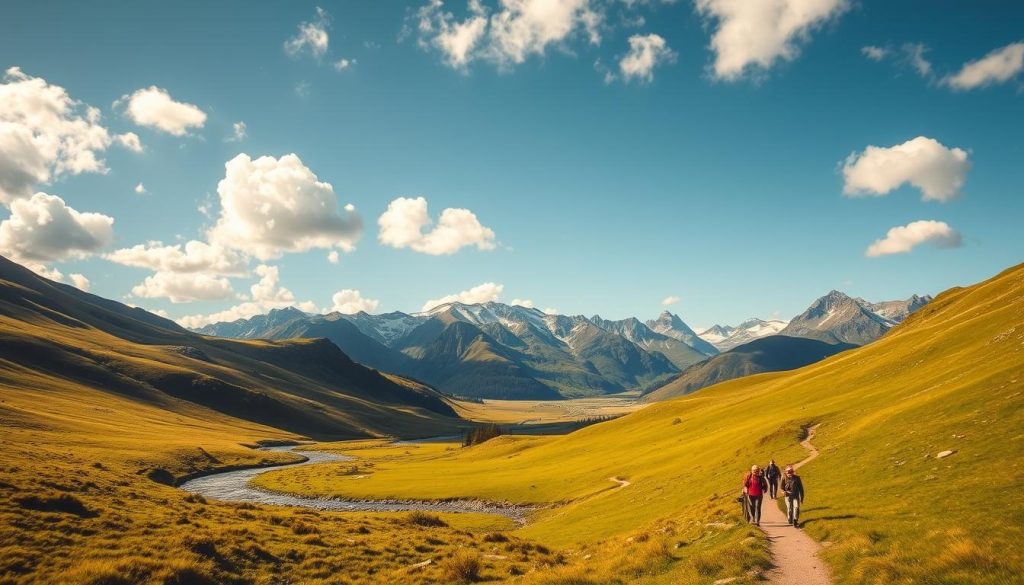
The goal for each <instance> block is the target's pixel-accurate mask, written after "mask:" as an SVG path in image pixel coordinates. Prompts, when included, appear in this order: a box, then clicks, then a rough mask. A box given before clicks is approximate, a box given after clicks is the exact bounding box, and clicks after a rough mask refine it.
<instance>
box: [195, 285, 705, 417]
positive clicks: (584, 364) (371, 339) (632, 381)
mask: <svg viewBox="0 0 1024 585" xmlns="http://www.w3.org/2000/svg"><path fill="white" fill-rule="evenodd" d="M634 321H636V320H634ZM609 327H611V329H613V330H607V329H605V328H602V327H601V326H598V325H596V324H595V323H594V322H592V321H591V320H589V319H587V318H585V317H582V316H575V317H567V316H561V315H546V314H545V313H543V312H542V311H539V310H537V309H528V308H526V307H520V306H511V305H505V304H502V303H483V304H465V303H457V302H456V303H448V304H445V305H441V306H439V307H435V308H433V309H431V310H430V311H426V312H423V313H417V314H414V315H409V314H406V313H400V312H395V313H387V314H383V315H370V314H368V313H357V314H355V315H342V314H339V313H332V314H330V315H308V314H305V313H302V312H301V311H298V310H295V309H284V310H279V311H275V312H271V313H270V314H267V315H261V316H258V317H254V318H252V319H248V320H244V321H236V322H233V323H216V324H213V325H210V326H207V327H204V328H203V329H201V330H199V331H200V332H201V333H203V334H207V335H216V336H230V337H242V338H246V339H255V338H271V339H290V338H296V337H312V336H316V337H326V338H327V339H330V340H331V341H333V342H334V343H336V344H337V345H338V346H339V347H340V348H342V349H343V350H344V351H345V352H346V353H348V354H349V355H351V356H352V357H353V358H354V359H356V360H358V361H360V363H363V364H365V365H367V366H370V367H372V368H375V369H378V370H383V371H390V372H396V373H399V374H402V375H407V376H412V377H414V378H416V379H420V380H423V381H425V382H427V383H430V384H433V385H435V386H436V387H438V388H440V389H441V390H443V391H444V392H447V393H449V394H453V395H459V396H473V397H487V398H512V399H541V398H543V399H552V398H561V397H570V396H593V395H600V394H608V393H615V392H621V391H624V390H628V389H634V388H643V387H648V386H650V385H652V384H658V383H660V382H661V381H663V380H664V379H667V378H668V377H670V376H672V375H674V374H677V373H678V372H679V371H681V369H682V367H680V366H677V365H676V363H674V361H673V360H678V361H679V363H681V364H685V365H689V364H692V363H695V362H697V361H700V360H701V359H703V358H704V356H703V355H702V354H700V353H699V352H697V351H696V350H693V349H692V348H690V347H689V346H687V345H686V344H685V343H682V342H679V341H678V340H675V339H673V338H669V337H666V336H662V335H659V334H657V333H654V332H653V331H650V330H649V329H648V328H647V327H646V326H645V325H643V324H642V323H640V322H639V321H636V323H635V324H633V325H632V327H631V332H630V333H629V335H630V336H631V337H633V338H635V339H636V341H633V340H632V339H629V338H627V337H626V336H624V335H623V334H622V333H619V332H618V330H621V331H622V332H623V333H625V332H626V329H625V328H622V327H618V326H611V325H609ZM633 329H635V330H633Z"/></svg>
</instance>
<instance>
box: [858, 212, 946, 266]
mask: <svg viewBox="0 0 1024 585" xmlns="http://www.w3.org/2000/svg"><path fill="white" fill-rule="evenodd" d="M924 243H929V244H931V245H933V246H935V247H937V248H958V247H960V246H962V245H963V236H961V235H960V233H959V232H957V231H956V230H954V229H953V228H951V227H949V225H948V224H946V222H944V221H935V220H921V221H915V222H911V223H908V224H907V225H903V226H897V227H894V228H892V229H891V230H889V231H888V233H886V235H885V237H884V238H882V239H880V240H876V241H875V243H873V244H871V245H870V246H868V249H867V250H866V251H865V252H864V255H865V256H868V257H869V258H875V257H877V256H886V255H888V254H903V253H906V252H909V251H911V250H913V249H914V247H915V246H917V245H919V244H924Z"/></svg>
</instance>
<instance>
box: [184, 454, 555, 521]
mask: <svg viewBox="0 0 1024 585" xmlns="http://www.w3.org/2000/svg"><path fill="white" fill-rule="evenodd" d="M297 449H298V447H266V448H264V450H266V451H291V452H292V453H295V454H297V455H301V456H303V457H305V458H306V460H305V461H300V462H298V463H284V464H281V465H275V466H273V467H257V468H250V469H240V470H235V471H225V472H222V473H212V474H210V475H205V476H203V477H198V478H195V479H191V480H189V481H186V482H185V483H183V484H181V486H180V488H181V489H183V490H185V491H187V492H190V493H194V494H199V495H201V496H203V497H205V498H211V499H215V500H224V501H228V502H249V503H253V504H270V505H274V506H298V507H301V508H315V509H317V510H333V511H346V512H409V511H413V510H420V511H424V512H435V513H436V512H476V513H480V514H496V515H499V516H505V517H507V518H511V519H512V520H514V521H516V522H517V523H519V524H525V523H526V519H527V515H528V514H529V513H530V512H532V511H534V510H536V509H537V508H535V507H531V506H522V505H517V504H503V503H498V502H487V501H482V500H441V501H432V500H347V499H342V498H328V497H312V496H299V495H293V494H284V493H278V492H271V491H267V490H263V489H259V488H255V487H252V486H250V485H249V484H250V482H251V481H252V479H253V478H254V477H256V476H257V475H260V474H261V473H266V472H268V471H271V470H275V469H284V468H286V467H298V466H300V465H317V464H321V463H334V462H342V461H354V460H355V458H354V457H349V456H347V455H338V454H335V453H327V452H324V451H299V450H297Z"/></svg>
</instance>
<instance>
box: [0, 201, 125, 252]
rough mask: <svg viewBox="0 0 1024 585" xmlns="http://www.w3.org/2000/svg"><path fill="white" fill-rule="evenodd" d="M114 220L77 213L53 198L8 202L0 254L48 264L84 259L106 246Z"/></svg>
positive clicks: (111, 235) (0, 232)
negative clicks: (9, 208) (9, 209)
mask: <svg viewBox="0 0 1024 585" xmlns="http://www.w3.org/2000/svg"><path fill="white" fill-rule="evenodd" d="M113 226H114V218H112V217H108V216H106V215H103V214H100V213H80V212H78V211H76V210H75V209H74V208H72V207H69V206H68V205H67V204H66V203H64V200H63V199H61V198H60V197H57V196H56V195H47V194H46V193H36V194H35V195H33V196H32V197H31V198H30V199H18V200H15V201H13V202H11V216H10V217H9V218H8V219H6V220H4V221H3V222H2V223H0V252H2V253H3V254H4V255H5V256H8V257H10V258H13V259H14V260H15V261H18V262H21V261H27V262H36V263H43V262H52V261H55V260H67V259H71V258H84V257H86V256H89V255H91V254H94V253H96V252H98V251H100V250H101V249H103V248H105V247H107V246H108V245H110V243H111V242H112V241H113V239H114V228H113Z"/></svg>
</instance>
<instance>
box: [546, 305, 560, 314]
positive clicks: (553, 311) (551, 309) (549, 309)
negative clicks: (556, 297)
mask: <svg viewBox="0 0 1024 585" xmlns="http://www.w3.org/2000/svg"><path fill="white" fill-rule="evenodd" d="M544 314H545V315H557V314H558V309H556V308H554V307H545V308H544Z"/></svg>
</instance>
